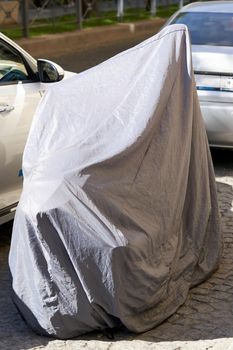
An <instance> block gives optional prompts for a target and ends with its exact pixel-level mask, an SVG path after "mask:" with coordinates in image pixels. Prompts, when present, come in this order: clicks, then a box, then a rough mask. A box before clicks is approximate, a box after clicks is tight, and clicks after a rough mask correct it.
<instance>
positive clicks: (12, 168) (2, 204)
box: [0, 33, 75, 224]
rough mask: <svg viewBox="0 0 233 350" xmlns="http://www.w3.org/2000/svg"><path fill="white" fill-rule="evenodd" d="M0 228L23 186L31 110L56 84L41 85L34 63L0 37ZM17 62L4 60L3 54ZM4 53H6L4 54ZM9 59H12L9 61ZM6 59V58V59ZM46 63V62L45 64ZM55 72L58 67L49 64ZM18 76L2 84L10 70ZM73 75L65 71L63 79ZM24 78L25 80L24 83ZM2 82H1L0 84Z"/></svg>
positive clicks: (30, 57) (11, 215)
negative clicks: (18, 72) (0, 53)
mask: <svg viewBox="0 0 233 350" xmlns="http://www.w3.org/2000/svg"><path fill="white" fill-rule="evenodd" d="M0 45H2V46H1V48H2V50H3V51H2V53H3V54H2V58H1V57H0V224H2V223H4V222H6V221H8V220H10V219H11V218H12V217H13V216H14V210H15V208H16V206H17V202H18V200H19V197H20V193H21V190H22V182H23V176H22V175H23V173H22V155H23V150H24V146H25V144H26V140H27V136H28V132H29V129H30V125H31V122H32V118H33V115H34V113H35V110H36V108H37V106H38V104H39V101H40V100H41V98H42V96H43V93H44V92H45V91H46V90H47V89H48V88H49V87H50V86H51V85H54V84H59V82H49V83H42V82H40V81H39V76H38V73H37V61H36V60H35V59H34V58H33V57H32V56H31V55H29V54H28V53H27V52H26V51H24V50H23V49H22V48H21V47H19V46H18V45H17V44H16V43H14V42H13V41H12V40H10V39H9V38H7V37H6V36H5V35H3V34H2V33H0ZM8 49H9V52H10V53H12V55H13V56H14V54H15V55H16V56H15V57H16V58H19V60H18V61H17V59H16V60H15V61H14V60H11V59H8V57H7V59H4V57H3V56H4V55H5V50H6V52H7V50H8ZM7 53H8V52H7ZM13 56H12V57H13ZM9 57H10V55H9ZM21 60H22V62H21ZM48 62H49V61H48ZM51 64H53V66H55V67H57V68H58V70H59V71H61V72H63V70H62V69H61V67H59V66H57V65H56V64H54V63H53V62H51ZM15 69H16V71H20V72H22V77H20V79H21V78H22V79H21V80H19V81H18V80H17V79H18V76H17V79H16V80H13V81H8V80H6V81H5V80H4V78H5V77H6V76H7V74H9V73H11V72H14V70H15ZM74 74H75V73H72V72H67V71H65V76H64V79H67V78H70V77H72V76H73V75H74ZM24 75H25V79H24ZM1 79H2V80H1Z"/></svg>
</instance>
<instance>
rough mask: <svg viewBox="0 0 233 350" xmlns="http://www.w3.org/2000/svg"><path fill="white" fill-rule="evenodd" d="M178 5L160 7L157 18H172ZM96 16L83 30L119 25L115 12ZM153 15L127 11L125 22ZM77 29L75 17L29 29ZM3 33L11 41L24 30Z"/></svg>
mask: <svg viewBox="0 0 233 350" xmlns="http://www.w3.org/2000/svg"><path fill="white" fill-rule="evenodd" d="M177 9H178V5H170V7H169V8H167V7H164V6H159V7H158V8H157V13H156V16H157V17H163V18H167V17H170V16H171V15H172V14H173V13H174V12H175V11H176V10H177ZM94 16H96V14H93V15H90V17H89V18H87V19H85V20H84V21H83V28H88V27H96V26H104V25H112V24H116V23H118V19H117V17H116V12H115V11H109V12H105V13H103V14H101V16H99V17H98V18H97V17H94ZM150 18H151V15H150V13H149V12H148V11H146V10H145V9H127V10H125V12H124V18H123V22H124V23H126V22H135V21H139V20H145V19H150ZM76 29H77V23H76V17H75V15H65V16H63V17H59V18H55V19H54V20H50V21H48V20H38V21H36V22H34V23H33V25H31V26H30V27H29V35H30V37H32V36H39V35H45V34H54V33H63V32H69V31H74V30H76ZM1 32H2V33H4V34H5V35H7V36H8V37H10V38H11V39H19V38H21V37H22V28H20V27H5V28H2V29H1Z"/></svg>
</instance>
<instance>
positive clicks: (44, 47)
mask: <svg viewBox="0 0 233 350" xmlns="http://www.w3.org/2000/svg"><path fill="white" fill-rule="evenodd" d="M165 21H166V19H164V18H155V19H151V20H147V21H138V22H135V23H119V24H117V25H112V26H102V27H93V28H86V29H83V30H81V31H78V30H76V31H74V32H66V33H61V34H50V35H43V36H39V37H34V38H29V39H20V40H18V41H17V43H18V44H19V45H20V46H22V47H23V48H24V49H25V50H26V51H28V52H29V53H30V54H31V55H32V56H34V57H35V58H38V57H46V56H50V55H57V54H61V53H65V52H72V51H79V50H83V49H85V48H87V47H90V46H92V47H95V46H100V45H102V44H104V43H106V42H111V41H115V40H120V39H121V38H122V37H123V36H124V37H125V36H132V35H134V33H136V32H137V33H138V32H143V31H147V32H148V33H150V32H151V35H153V34H155V33H157V32H158V31H159V29H160V28H161V26H162V25H163V24H164V23H165Z"/></svg>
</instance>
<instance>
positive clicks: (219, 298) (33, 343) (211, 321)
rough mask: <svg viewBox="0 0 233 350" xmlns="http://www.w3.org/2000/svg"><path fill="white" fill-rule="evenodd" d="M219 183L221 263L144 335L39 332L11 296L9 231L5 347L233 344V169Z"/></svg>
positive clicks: (110, 349) (203, 349)
mask: <svg viewBox="0 0 233 350" xmlns="http://www.w3.org/2000/svg"><path fill="white" fill-rule="evenodd" d="M226 173H227V174H228V175H226ZM216 183H217V189H218V198H219V206H220V213H221V219H222V231H223V237H224V249H223V256H222V259H221V263H220V267H219V269H218V270H217V271H216V272H215V273H214V274H213V275H212V276H211V277H210V278H209V279H208V280H207V281H206V282H204V283H202V284H201V285H199V286H198V287H195V288H193V289H192V290H190V293H189V296H188V299H187V301H186V302H185V304H184V305H183V306H182V307H180V308H179V309H178V311H177V312H176V313H175V314H174V315H173V316H172V317H170V318H169V319H168V320H167V321H165V322H164V323H162V324H161V325H160V326H158V327H156V328H154V329H152V330H151V331H148V332H146V333H143V334H140V335H135V334H132V333H129V332H128V331H127V330H124V329H122V330H119V331H117V332H115V334H114V339H113V340H111V339H108V338H107V337H106V335H104V334H102V333H91V334H88V335H86V336H83V337H79V338H77V339H72V340H68V341H62V340H53V339H50V338H46V337H41V336H38V335H36V334H34V333H33V332H32V331H31V330H30V329H29V328H28V327H27V325H26V324H25V323H24V321H23V320H22V319H21V317H20V316H19V314H18V312H17V310H16V309H15V306H14V305H13V303H12V301H11V286H10V285H11V283H10V276H9V271H8V265H7V259H8V252H9V243H10V234H7V233H6V234H5V236H3V237H1V241H0V244H1V246H0V267H1V268H0V281H1V290H0V350H22V349H25V350H26V349H31V350H37V349H46V350H47V349H50V350H59V349H65V350H79V349H88V350H91V349H93V350H98V349H100V350H119V349H121V350H132V349H133V350H137V349H140V350H144V349H145V350H147V349H156V350H162V349H164V350H165V349H166V350H186V349H187V350H189V349H192V350H194V349H198V350H207V349H208V350H210V349H211V350H217V349H219V350H220V349H222V350H233V171H230V172H229V171H225V172H224V169H223V170H221V171H220V170H219V171H216ZM10 230H11V226H10V225H9V227H8V231H9V232H10ZM6 231H7V230H6Z"/></svg>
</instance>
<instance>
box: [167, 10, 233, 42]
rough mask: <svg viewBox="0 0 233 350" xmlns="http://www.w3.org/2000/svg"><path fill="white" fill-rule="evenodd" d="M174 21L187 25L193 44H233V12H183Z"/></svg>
mask: <svg viewBox="0 0 233 350" xmlns="http://www.w3.org/2000/svg"><path fill="white" fill-rule="evenodd" d="M174 23H183V24H186V25H187V27H188V28H189V31H190V35H191V42H192V44H193V45H214V46H233V13H216V12H181V13H180V14H179V15H178V16H177V17H176V18H175V19H173V21H172V24H174Z"/></svg>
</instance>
